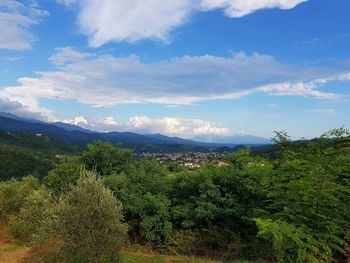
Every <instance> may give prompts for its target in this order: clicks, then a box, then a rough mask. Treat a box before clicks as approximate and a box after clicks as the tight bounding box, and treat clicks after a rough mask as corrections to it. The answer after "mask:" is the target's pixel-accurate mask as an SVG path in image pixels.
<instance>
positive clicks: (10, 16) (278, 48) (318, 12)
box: [0, 0, 350, 139]
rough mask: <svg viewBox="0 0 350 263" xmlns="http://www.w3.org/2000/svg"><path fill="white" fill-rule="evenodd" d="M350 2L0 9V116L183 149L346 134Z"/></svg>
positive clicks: (30, 2) (10, 1) (31, 3)
mask: <svg viewBox="0 0 350 263" xmlns="http://www.w3.org/2000/svg"><path fill="white" fill-rule="evenodd" d="M349 12H350V1H349V0H176V1H174V0H0V112H10V113H13V114H16V115H19V116H23V117H27V118H36V119H41V120H45V121H63V122H67V123H72V124H76V125H79V126H82V127H85V128H89V129H92V130H97V131H132V132H138V133H143V134H148V133H162V134H165V135H170V136H179V137H183V138H196V137H201V138H203V137H205V136H207V137H216V136H230V135H234V134H250V135H256V136H262V137H266V138H270V137H272V136H273V131H275V130H285V131H287V132H288V133H289V134H290V135H291V137H292V138H294V139H298V138H301V137H306V138H313V137H315V136H319V135H321V134H323V133H324V132H327V131H328V130H330V129H333V128H339V127H341V126H345V127H350V114H349V113H350V89H349V87H350V86H349V85H350V16H349Z"/></svg>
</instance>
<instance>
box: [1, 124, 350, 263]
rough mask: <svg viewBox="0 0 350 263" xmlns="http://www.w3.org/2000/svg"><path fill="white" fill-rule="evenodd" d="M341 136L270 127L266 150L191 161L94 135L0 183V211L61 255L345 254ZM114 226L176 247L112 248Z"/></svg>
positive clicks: (349, 238) (346, 203) (347, 188)
mask: <svg viewBox="0 0 350 263" xmlns="http://www.w3.org/2000/svg"><path fill="white" fill-rule="evenodd" d="M349 141H350V139H349V131H347V130H345V129H343V128H342V129H337V130H333V131H331V132H329V133H327V134H326V135H324V136H322V137H320V138H317V139H314V140H312V141H297V142H292V141H290V139H289V137H288V135H287V134H286V133H285V132H276V136H275V145H274V146H273V147H271V148H269V149H264V150H262V151H254V154H253V153H252V152H251V150H250V149H241V150H239V151H237V152H235V153H233V154H228V155H227V156H226V158H225V160H224V161H225V162H226V164H227V165H225V166H218V165H215V164H211V163H208V164H207V165H205V166H203V167H201V168H200V169H196V170H187V169H184V168H181V169H174V167H173V166H171V165H170V166H167V165H162V164H160V163H159V162H157V161H156V160H142V159H141V160H135V159H133V158H132V152H131V151H130V150H128V149H122V148H118V147H115V146H113V145H111V144H108V143H102V142H99V143H96V144H91V145H89V146H88V147H87V149H86V150H85V151H84V152H83V153H82V154H80V155H76V156H69V157H66V158H62V159H61V160H60V161H59V162H55V163H54V167H53V168H52V169H51V171H49V172H48V173H47V175H46V176H45V177H44V178H43V179H36V178H34V177H24V178H23V179H17V180H6V181H3V182H1V183H0V218H1V220H2V221H3V222H5V224H6V225H7V226H8V229H9V232H10V234H12V235H13V236H14V237H16V238H17V239H20V240H23V241H32V242H34V241H35V242H38V241H47V240H51V242H56V245H58V246H59V249H58V250H59V253H58V257H57V258H56V260H61V261H63V262H82V261H83V262H117V261H118V260H119V261H121V262H206V261H205V260H203V261H202V260H200V259H198V258H196V259H194V258H192V256H197V257H203V258H213V259H219V261H226V262H239V261H235V260H249V261H253V262H284V263H287V262H305V263H306V262H325V263H327V262H345V261H346V260H347V259H348V257H349V255H348V254H347V253H349V252H348V251H349V247H350V151H349ZM19 165H21V163H19ZM18 169H20V167H18ZM85 169H86V170H85ZM89 171H93V172H89ZM95 173H97V174H98V176H97V177H96V175H95ZM28 174H30V172H29V173H28ZM0 176H2V174H1V173H0ZM19 177H21V176H19ZM1 178H5V179H7V177H1ZM39 178H40V177H39ZM126 225H127V227H126ZM126 232H127V236H128V238H127V240H126V245H125V246H130V245H135V244H138V245H141V246H143V247H147V248H150V249H152V250H153V251H157V252H158V253H162V254H171V255H181V256H173V257H172V256H170V257H169V256H161V255H155V256H153V255H142V254H140V255H138V254H135V253H128V252H123V253H122V254H121V256H120V254H119V253H118V252H119V250H120V248H121V247H122V245H123V244H124V241H125V237H126ZM185 256H188V258H186V257H185ZM219 261H212V262H219ZM208 262H211V261H208ZM242 262H244V261H242Z"/></svg>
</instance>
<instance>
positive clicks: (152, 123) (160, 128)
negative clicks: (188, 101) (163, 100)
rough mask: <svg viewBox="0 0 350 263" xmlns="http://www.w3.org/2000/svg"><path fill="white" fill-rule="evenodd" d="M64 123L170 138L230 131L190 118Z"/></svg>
mask: <svg viewBox="0 0 350 263" xmlns="http://www.w3.org/2000/svg"><path fill="white" fill-rule="evenodd" d="M64 122H66V123H70V124H75V125H78V126H81V127H83V128H87V129H91V130H95V131H131V132H136V133H140V134H155V133H161V134H166V135H170V136H181V137H184V138H191V137H193V136H199V135H229V134H230V130H229V129H227V128H224V127H220V126H218V125H217V124H215V123H212V122H208V121H205V120H201V119H192V118H170V117H163V118H150V117H147V116H134V117H131V118H130V119H129V120H128V121H127V122H126V123H124V124H120V123H118V122H117V121H116V120H115V119H114V118H113V117H106V118H102V119H97V118H91V117H90V118H89V117H84V116H78V117H76V118H74V119H71V120H65V121H64Z"/></svg>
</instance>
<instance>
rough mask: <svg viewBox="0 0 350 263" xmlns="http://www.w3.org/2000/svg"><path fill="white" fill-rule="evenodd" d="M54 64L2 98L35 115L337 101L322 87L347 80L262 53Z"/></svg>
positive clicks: (80, 58)
mask: <svg viewBox="0 0 350 263" xmlns="http://www.w3.org/2000/svg"><path fill="white" fill-rule="evenodd" d="M67 50H68V51H69V52H68V53H69V54H70V55H69V56H68V55H67ZM72 54H73V55H72ZM74 59H75V60H74ZM51 61H52V62H53V63H55V64H56V65H59V67H58V69H57V70H56V71H43V72H38V77H22V78H20V79H18V82H19V85H18V86H11V87H4V88H3V89H2V91H1V92H2V94H4V96H7V97H9V98H11V99H14V100H17V101H19V102H21V103H23V104H24V105H28V106H31V107H32V108H33V109H36V110H38V109H39V108H40V107H39V104H38V102H37V100H38V99H39V98H46V99H62V100H64V99H72V100H76V101H78V102H81V103H84V104H88V105H92V106H95V107H110V106H114V105H117V104H121V103H159V104H167V105H176V104H177V105H181V104H193V103H196V102H200V101H205V100H217V99H237V98H240V97H243V96H248V95H251V94H256V93H267V94H270V95H276V96H307V97H314V98H323V99H337V98H339V97H340V95H338V94H333V93H330V92H323V91H322V90H320V88H321V87H322V85H324V84H325V83H326V82H329V81H335V80H336V79H338V78H343V80H347V79H346V78H345V77H344V76H347V75H345V74H342V75H339V73H337V72H334V70H329V69H327V68H315V67H307V66H301V65H284V64H281V63H279V62H277V61H276V60H275V59H274V58H273V57H271V56H267V55H260V54H252V55H246V54H244V53H238V54H236V55H233V56H232V57H215V56H210V55H206V56H197V57H191V56H184V57H178V58H173V59H170V60H162V61H159V62H155V63H148V64H146V63H142V61H140V59H139V58H138V57H137V56H129V57H114V56H110V55H107V56H97V55H90V54H85V53H84V54H83V53H82V54H79V53H78V51H74V50H72V49H59V50H58V53H56V54H55V55H54V56H52V57H51ZM338 75H339V76H338ZM344 78H345V79H344Z"/></svg>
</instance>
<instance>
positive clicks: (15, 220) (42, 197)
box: [8, 188, 52, 241]
mask: <svg viewBox="0 0 350 263" xmlns="http://www.w3.org/2000/svg"><path fill="white" fill-rule="evenodd" d="M50 205H52V202H51V193H50V192H49V191H48V190H47V189H45V188H41V189H39V190H35V191H33V192H32V193H31V194H30V195H29V196H28V197H27V198H26V199H25V200H24V203H23V207H22V208H21V209H20V212H19V214H18V215H14V216H11V217H10V220H9V224H8V226H9V232H10V234H11V235H12V236H13V237H15V238H18V239H20V240H22V241H32V240H33V239H34V238H35V235H37V234H38V231H39V229H40V225H41V222H42V220H43V219H44V215H45V211H46V210H48V209H49V208H50Z"/></svg>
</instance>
